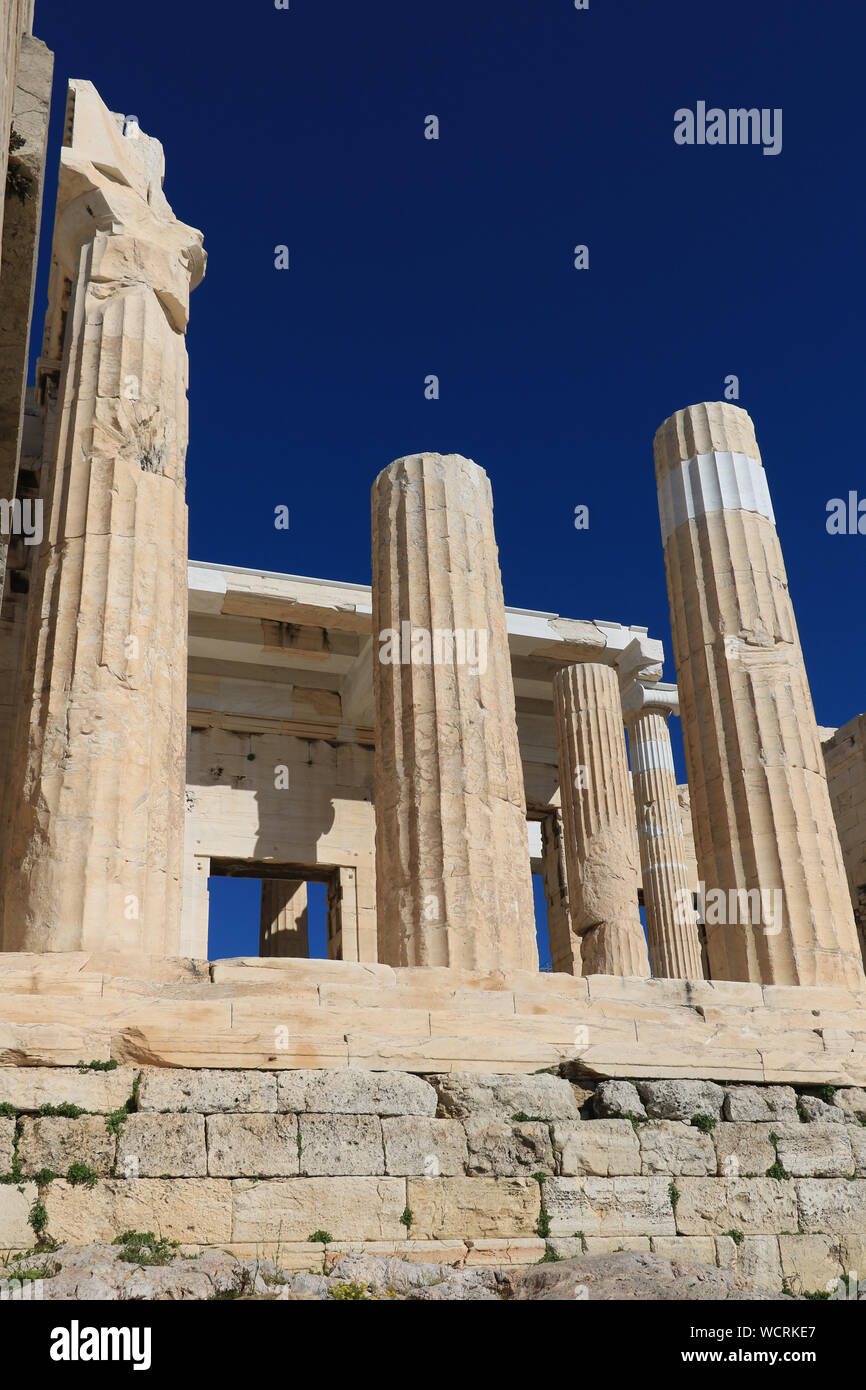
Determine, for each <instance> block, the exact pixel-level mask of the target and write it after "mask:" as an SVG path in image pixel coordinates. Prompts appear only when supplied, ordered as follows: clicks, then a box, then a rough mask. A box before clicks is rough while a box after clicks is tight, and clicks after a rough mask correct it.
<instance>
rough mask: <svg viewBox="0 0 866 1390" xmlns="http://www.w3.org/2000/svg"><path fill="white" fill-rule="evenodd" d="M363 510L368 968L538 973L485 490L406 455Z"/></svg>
mask: <svg viewBox="0 0 866 1390" xmlns="http://www.w3.org/2000/svg"><path fill="white" fill-rule="evenodd" d="M372 511H373V633H374V642H375V647H376V652H375V656H376V659H375V660H374V663H373V665H374V694H375V708H376V761H375V798H376V903H377V918H378V933H379V959H380V961H382V962H384V963H386V964H388V965H449V966H461V967H465V968H467V969H476V970H493V969H509V968H511V969H530V970H536V969H537V968H538V952H537V947H536V940H535V921H534V911H533V899H532V879H531V873H530V865H529V843H528V836H527V829H526V803H525V797H524V790H523V773H522V767H521V762H520V750H519V747H518V742H517V727H516V723H515V712H514V691H513V686H512V680H511V661H510V656H509V650H508V636H507V632H506V625H505V606H504V601H503V597H502V582H501V579H500V574H499V562H498V554H497V549H496V539H495V536H494V531H493V502H492V496H491V491H490V483H489V481H488V478H487V475H486V473H485V472H484V470H483V469H482V468H479V467H478V465H477V464H475V463H473V462H471V461H470V460H469V459H465V458H461V457H460V456H459V455H457V454H448V455H442V454H420V455H414V456H411V457H408V458H403V459H398V460H397V461H396V462H395V463H392V464H391V465H390V466H389V467H388V468H386V469H385V470H384V471H383V472H382V473H380V474H379V477H378V478H377V479H376V482H375V483H374V485H373V497H372Z"/></svg>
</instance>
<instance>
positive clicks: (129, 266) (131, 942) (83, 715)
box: [2, 82, 204, 955]
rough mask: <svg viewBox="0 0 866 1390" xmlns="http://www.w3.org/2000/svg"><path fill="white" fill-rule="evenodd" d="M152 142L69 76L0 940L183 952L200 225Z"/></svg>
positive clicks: (42, 946) (26, 946) (29, 946)
mask: <svg viewBox="0 0 866 1390" xmlns="http://www.w3.org/2000/svg"><path fill="white" fill-rule="evenodd" d="M162 175H163V158H162V147H161V146H160V144H159V142H158V141H156V140H152V139H150V138H149V137H148V136H146V135H144V134H143V133H142V132H141V131H140V130H139V129H138V126H137V123H134V122H128V123H127V125H126V130H125V131H124V120H123V117H121V116H116V115H114V114H112V113H111V112H109V111H108V110H107V108H106V107H105V106H104V105H103V103H102V101H101V100H100V98H99V95H98V93H97V92H96V90H95V88H94V87H93V86H92V85H91V84H90V83H89V82H73V83H71V84H70V91H69V102H68V107H67V121H66V138H65V143H64V147H63V149H62V151H61V165H60V180H59V192H58V201H57V218H56V224H55V235H54V259H53V264H52V271H51V311H50V316H49V323H48V326H47V331H46V341H45V357H44V360H43V363H42V376H43V381H49V382H50V381H51V380H53V379H54V378H55V377H59V385H58V394H57V406H56V412H55V413H54V414H53V417H52V426H51V431H50V441H49V444H48V450H49V452H48V454H47V457H46V469H45V472H46V475H47V476H48V478H49V479H50V484H49V493H48V497H47V505H46V514H47V515H46V528H45V530H46V534H45V541H44V543H43V548H42V551H41V553H40V557H39V565H38V567H37V572H36V575H35V584H34V592H33V594H32V601H31V604H30V616H29V618H28V623H29V628H28V635H27V639H26V661H27V672H26V677H25V680H24V683H23V686H22V689H23V690H24V692H25V694H24V698H23V706H24V710H25V719H26V718H27V717H28V716H29V723H26V724H25V727H24V730H23V737H21V738H20V739H19V744H20V748H21V754H20V755H19V756H18V758H17V760H16V766H15V768H14V769H13V773H12V783H13V787H12V790H13V795H12V796H11V797H10V805H11V807H12V811H11V837H10V845H11V854H10V865H11V868H10V874H9V878H8V881H7V884H6V892H5V904H4V907H5V911H4V923H3V935H2V943H3V947H4V949H6V950H17V951H62V950H66V951H69V950H86V949H91V948H102V949H113V950H126V951H143V952H148V953H151V954H154V955H172V954H177V950H178V941H179V930H180V905H181V881H182V855H183V832H184V787H185V747H186V724H187V714H186V646H187V602H186V593H187V577H186V560H187V556H186V503H185V501H184V486H185V477H184V458H185V454H186V443H187V403H186V385H187V354H186V342H185V336H184V335H185V331H186V324H187V318H188V304H189V292H190V288H191V287H194V286H195V285H196V284H197V283H198V281H199V280H200V278H201V276H202V274H203V271H204V253H203V251H202V247H201V233H200V232H197V231H196V230H195V229H194V228H192V227H187V226H185V225H184V224H183V223H182V222H178V221H177V220H176V218H175V217H174V214H173V213H172V211H171V208H170V207H169V205H168V203H167V202H166V200H165V197H164V195H163V192H162Z"/></svg>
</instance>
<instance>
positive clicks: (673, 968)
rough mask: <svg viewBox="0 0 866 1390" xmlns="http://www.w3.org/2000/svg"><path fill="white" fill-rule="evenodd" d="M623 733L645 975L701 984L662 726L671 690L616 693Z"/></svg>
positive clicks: (667, 739)
mask: <svg viewBox="0 0 866 1390" xmlns="http://www.w3.org/2000/svg"><path fill="white" fill-rule="evenodd" d="M622 708H623V716H624V718H625V724H626V728H627V729H628V746H629V752H630V754H631V780H632V790H633V792H634V804H635V814H636V820H637V840H638V848H639V849H640V863H641V873H642V876H643V900H644V907H645V909H646V926H647V937H648V938H649V954H650V962H651V964H652V969H653V974H654V975H655V976H660V977H661V978H663V979H668V980H700V979H703V973H704V972H703V968H702V966H701V948H700V942H699V940H698V929H697V915H696V913H695V911H694V907H693V905H692V889H691V882H690V878H689V870H688V865H687V863H686V853H685V849H686V843H685V837H684V835H683V825H682V817H681V815H680V803H679V793H678V791H677V777H676V770H675V768H674V755H673V750H672V748H671V736H670V731H669V729H668V719H669V717H670V715H671V714H673V713H675V712H676V711H677V710H678V708H679V705H678V701H677V690H676V686H668V685H658V686H653V685H642V684H641V683H640V681H634V682H633V684H632V685H630V686H629V687H628V689H627V690H626V691H625V692H624V693H623V697H622Z"/></svg>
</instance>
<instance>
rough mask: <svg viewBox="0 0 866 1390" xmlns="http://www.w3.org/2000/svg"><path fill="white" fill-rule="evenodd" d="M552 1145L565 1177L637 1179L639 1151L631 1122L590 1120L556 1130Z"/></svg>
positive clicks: (563, 1124) (560, 1124)
mask: <svg viewBox="0 0 866 1390" xmlns="http://www.w3.org/2000/svg"><path fill="white" fill-rule="evenodd" d="M553 1145H554V1148H555V1150H556V1152H557V1154H558V1155H559V1171H560V1173H561V1174H562V1176H563V1177H577V1178H582V1177H593V1178H616V1177H636V1176H637V1175H638V1174H639V1173H640V1170H641V1169H640V1149H639V1147H638V1141H637V1136H636V1134H635V1132H634V1129H633V1128H632V1125H631V1121H630V1120H590V1121H589V1122H588V1123H581V1124H579V1125H576V1124H574V1122H573V1121H569V1120H565V1121H558V1122H557V1123H556V1124H554V1126H553Z"/></svg>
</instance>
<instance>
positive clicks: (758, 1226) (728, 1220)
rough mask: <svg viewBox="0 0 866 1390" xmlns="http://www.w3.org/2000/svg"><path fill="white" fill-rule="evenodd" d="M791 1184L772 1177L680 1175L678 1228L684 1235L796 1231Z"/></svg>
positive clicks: (794, 1195) (795, 1212)
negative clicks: (700, 1176)
mask: <svg viewBox="0 0 866 1390" xmlns="http://www.w3.org/2000/svg"><path fill="white" fill-rule="evenodd" d="M794 1186H795V1184H794V1183H793V1182H780V1181H777V1180H776V1179H774V1178H679V1179H678V1180H677V1188H678V1190H679V1194H680V1195H679V1200H678V1202H677V1205H676V1228H677V1231H678V1232H679V1233H680V1234H681V1235H684V1236H709V1235H724V1234H725V1232H726V1231H730V1230H735V1231H742V1232H744V1234H748V1235H767V1234H770V1233H774V1234H775V1233H778V1232H779V1231H795V1230H796V1229H797V1197H796V1193H795V1191H794Z"/></svg>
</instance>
